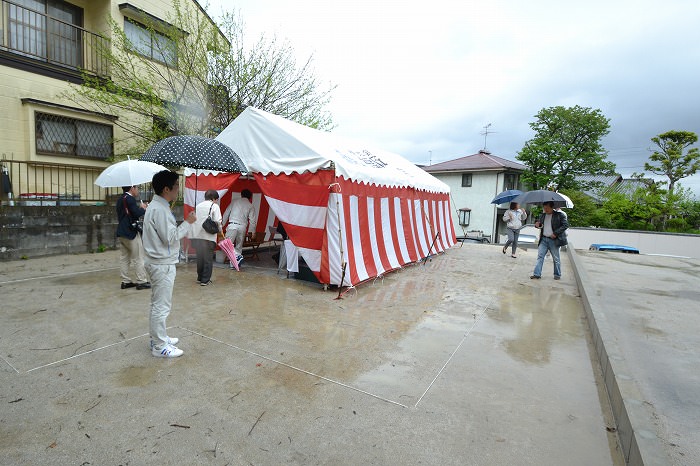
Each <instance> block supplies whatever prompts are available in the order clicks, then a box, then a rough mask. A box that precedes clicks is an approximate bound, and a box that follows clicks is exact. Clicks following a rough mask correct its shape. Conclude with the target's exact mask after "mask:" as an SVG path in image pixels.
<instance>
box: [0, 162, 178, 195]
mask: <svg viewBox="0 0 700 466" xmlns="http://www.w3.org/2000/svg"><path fill="white" fill-rule="evenodd" d="M102 170H103V168H98V167H86V166H82V165H67V164H57V163H44V162H27V161H18V160H0V177H1V178H2V180H1V183H0V201H2V205H5V206H15V205H28V206H53V205H59V206H77V205H104V204H108V205H109V204H112V203H113V202H115V201H116V198H117V197H118V196H119V195H121V194H122V190H121V188H100V187H99V186H97V185H96V184H95V179H96V178H97V177H98V176H99V174H100V173H101V172H102ZM184 183H185V179H184V177H183V176H181V177H180V194H179V196H180V197H179V199H178V201H179V202H182V196H183V194H184ZM140 188H141V198H142V199H143V200H146V201H148V200H150V199H151V198H152V197H153V192H152V190H151V186H150V183H146V184H143V185H141V186H140Z"/></svg>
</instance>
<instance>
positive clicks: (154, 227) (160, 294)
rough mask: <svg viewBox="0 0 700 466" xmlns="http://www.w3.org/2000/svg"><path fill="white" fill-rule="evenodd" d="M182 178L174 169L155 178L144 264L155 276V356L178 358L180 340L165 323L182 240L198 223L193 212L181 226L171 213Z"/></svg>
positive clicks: (152, 327) (145, 222) (152, 314)
mask: <svg viewBox="0 0 700 466" xmlns="http://www.w3.org/2000/svg"><path fill="white" fill-rule="evenodd" d="M178 178H179V175H178V174H177V173H175V172H172V171H170V170H163V171H160V172H158V173H156V174H155V175H153V181H152V185H153V191H154V192H155V195H154V196H153V200H152V201H151V203H150V204H149V206H148V209H147V210H146V214H145V215H144V219H143V249H144V251H145V253H146V255H145V258H144V264H145V266H146V271H147V272H148V275H149V276H150V277H151V312H150V334H151V354H152V355H153V356H156V357H160V358H176V357H178V356H182V354H183V351H182V350H181V349H179V348H178V347H177V346H175V345H176V344H177V342H178V339H177V338H170V337H168V334H167V332H166V326H165V320H166V319H167V317H168V314H170V308H171V306H172V300H173V286H174V285H175V274H176V270H175V265H176V264H177V263H178V260H179V255H180V240H181V239H182V238H184V237H185V236H186V235H187V233H189V231H190V227H191V225H192V224H193V223H194V222H195V221H196V220H197V216H196V215H195V213H194V212H190V214H189V215H188V216H187V218H186V219H185V221H184V222H182V223H181V224H180V226H178V225H177V222H176V221H175V216H174V215H173V213H172V211H171V210H170V203H171V202H173V201H174V200H175V199H177V194H178V191H179V189H180V186H179V184H178V181H177V180H178Z"/></svg>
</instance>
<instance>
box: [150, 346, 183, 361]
mask: <svg viewBox="0 0 700 466" xmlns="http://www.w3.org/2000/svg"><path fill="white" fill-rule="evenodd" d="M183 353H184V351H182V350H181V349H180V348H178V347H177V346H173V345H165V346H164V347H163V349H161V350H158V349H155V348H153V349H152V350H151V354H152V355H153V356H155V357H157V358H177V357H180V356H182V355H183Z"/></svg>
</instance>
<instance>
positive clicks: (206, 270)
mask: <svg viewBox="0 0 700 466" xmlns="http://www.w3.org/2000/svg"><path fill="white" fill-rule="evenodd" d="M192 246H194V248H195V249H196V250H197V281H198V282H203V283H206V282H208V281H209V280H211V271H212V268H213V265H214V248H216V243H215V242H214V241H209V240H206V239H198V238H193V239H192Z"/></svg>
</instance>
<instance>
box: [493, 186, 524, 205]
mask: <svg viewBox="0 0 700 466" xmlns="http://www.w3.org/2000/svg"><path fill="white" fill-rule="evenodd" d="M522 193H523V192H522V191H520V190H519V189H509V190H508V191H503V192H502V193H498V194H496V197H494V198H493V200H492V201H491V204H505V203H507V202H511V201H512V200H513V199H515V198H516V197H518V196H520V195H521V194H522Z"/></svg>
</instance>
